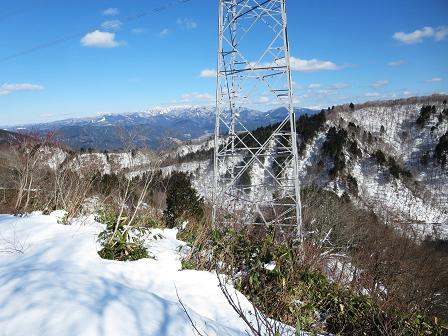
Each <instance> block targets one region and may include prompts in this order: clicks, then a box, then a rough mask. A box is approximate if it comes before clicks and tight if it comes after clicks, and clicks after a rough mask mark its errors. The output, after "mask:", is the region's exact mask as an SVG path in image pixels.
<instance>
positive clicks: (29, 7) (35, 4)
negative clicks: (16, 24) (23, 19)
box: [0, 0, 48, 21]
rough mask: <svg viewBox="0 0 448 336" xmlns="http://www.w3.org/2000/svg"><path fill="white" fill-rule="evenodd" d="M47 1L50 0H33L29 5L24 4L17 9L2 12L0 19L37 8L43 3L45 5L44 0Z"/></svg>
mask: <svg viewBox="0 0 448 336" xmlns="http://www.w3.org/2000/svg"><path fill="white" fill-rule="evenodd" d="M46 1H48V0H33V1H30V2H29V3H28V4H27V5H23V6H20V7H18V8H17V9H15V10H12V11H9V12H6V13H3V14H0V21H3V20H6V19H8V18H10V17H13V16H16V15H20V14H22V13H26V12H28V11H31V10H33V9H34V8H37V7H39V6H41V5H43V3H42V2H46Z"/></svg>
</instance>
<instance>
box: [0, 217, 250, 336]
mask: <svg viewBox="0 0 448 336" xmlns="http://www.w3.org/2000/svg"><path fill="white" fill-rule="evenodd" d="M58 215H59V216H60V213H59V214H58V213H54V214H52V215H50V216H43V215H37V214H35V215H31V216H29V217H25V218H19V217H14V216H10V215H0V335H195V332H194V330H193V328H192V326H191V323H190V321H189V320H188V317H187V315H186V314H185V312H184V310H183V308H182V305H181V303H180V302H179V300H178V298H177V295H176V288H177V291H178V293H179V296H180V299H181V301H182V303H183V304H184V306H185V307H186V309H187V311H188V313H189V315H190V316H191V318H192V320H193V321H194V323H195V325H196V327H197V328H198V329H199V330H200V331H201V332H202V334H204V335H247V333H246V329H247V327H246V326H245V324H244V323H243V321H242V320H241V319H240V318H239V317H238V315H237V314H236V313H235V312H234V311H233V310H232V308H231V307H230V305H229V304H228V303H227V301H226V299H225V298H224V296H223V294H222V292H221V290H220V288H219V286H218V280H217V278H216V275H214V274H212V273H209V272H199V271H187V270H185V271H180V268H181V262H180V258H181V253H182V252H179V251H180V250H182V246H185V243H183V242H181V241H179V240H176V230H163V231H161V230H153V231H152V234H151V237H152V236H153V235H154V234H156V233H161V234H162V235H163V236H164V237H165V239H161V240H154V239H150V238H148V239H147V241H146V242H147V247H148V248H149V251H150V252H151V253H152V254H153V255H154V256H155V258H156V259H142V260H138V261H134V262H119V261H109V260H103V259H101V258H100V257H99V255H98V254H97V249H98V243H97V236H98V233H99V232H100V231H102V230H103V226H102V225H100V224H98V223H95V222H94V220H93V219H92V218H88V219H86V220H84V221H83V222H82V223H81V222H78V223H75V224H73V225H71V226H64V225H61V224H58V223H57V220H58ZM184 250H185V248H184ZM230 291H231V292H232V293H234V292H235V291H234V290H233V289H230ZM236 295H238V296H239V300H240V302H241V305H242V307H244V308H245V309H247V310H251V309H252V307H251V304H250V303H249V302H248V300H247V299H246V298H245V297H244V296H243V295H242V294H236Z"/></svg>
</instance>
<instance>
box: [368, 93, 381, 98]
mask: <svg viewBox="0 0 448 336" xmlns="http://www.w3.org/2000/svg"><path fill="white" fill-rule="evenodd" d="M379 96H380V93H378V92H367V93H366V97H369V98H372V97H379Z"/></svg>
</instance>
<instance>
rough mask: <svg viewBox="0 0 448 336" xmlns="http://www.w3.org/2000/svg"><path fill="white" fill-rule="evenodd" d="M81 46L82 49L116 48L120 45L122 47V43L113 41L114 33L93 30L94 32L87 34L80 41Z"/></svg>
mask: <svg viewBox="0 0 448 336" xmlns="http://www.w3.org/2000/svg"><path fill="white" fill-rule="evenodd" d="M81 44H82V45H83V46H84V47H94V48H116V47H118V46H120V45H123V44H124V43H123V42H117V41H115V33H108V32H102V31H99V30H95V31H94V32H91V33H87V34H86V35H85V36H84V37H83V38H82V39H81Z"/></svg>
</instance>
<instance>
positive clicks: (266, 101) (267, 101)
mask: <svg viewBox="0 0 448 336" xmlns="http://www.w3.org/2000/svg"><path fill="white" fill-rule="evenodd" d="M258 102H259V103H260V104H267V103H269V102H270V99H269V98H268V97H265V96H262V97H260V98H259V99H258Z"/></svg>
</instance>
